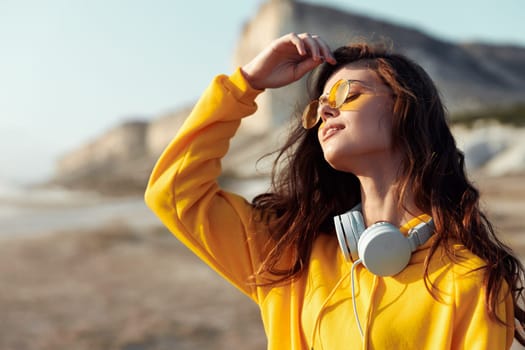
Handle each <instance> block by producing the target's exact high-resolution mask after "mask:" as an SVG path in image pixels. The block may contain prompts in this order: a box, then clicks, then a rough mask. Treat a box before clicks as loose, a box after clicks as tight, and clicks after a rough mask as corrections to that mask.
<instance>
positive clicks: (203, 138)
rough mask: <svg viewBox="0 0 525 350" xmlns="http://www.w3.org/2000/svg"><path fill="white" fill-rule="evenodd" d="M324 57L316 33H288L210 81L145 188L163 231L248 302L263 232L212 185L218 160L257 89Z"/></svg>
mask: <svg viewBox="0 0 525 350" xmlns="http://www.w3.org/2000/svg"><path fill="white" fill-rule="evenodd" d="M324 60H326V61H327V62H330V63H335V60H334V59H333V57H332V55H331V53H330V49H329V48H328V46H327V45H326V44H325V43H324V42H323V41H322V40H321V39H320V38H319V37H318V36H315V35H313V36H312V35H310V34H299V35H296V34H288V35H285V36H283V37H281V38H279V39H277V40H275V41H273V42H272V43H271V44H270V45H269V46H268V47H267V48H266V49H264V50H263V51H262V52H261V53H260V54H259V55H257V56H256V57H255V58H254V59H253V60H252V61H251V62H249V63H248V64H247V65H245V66H244V67H243V68H242V69H238V70H237V71H236V72H235V73H234V74H233V75H232V76H230V77H227V76H224V75H222V76H218V77H217V78H215V80H214V81H213V82H212V84H211V85H210V86H209V87H208V89H207V90H206V92H205V93H204V95H203V96H202V97H201V99H200V100H199V102H198V103H197V105H196V106H195V108H194V109H193V111H192V113H191V114H190V116H189V117H188V119H187V120H186V121H185V123H184V124H183V126H182V127H181V129H180V131H179V132H178V134H177V136H176V137H175V139H174V140H173V141H172V142H171V144H170V145H169V146H168V148H167V149H166V150H165V151H164V153H163V154H162V155H161V157H160V159H159V160H158V162H157V164H156V166H155V168H154V170H153V173H152V174H151V177H150V180H149V183H148V187H147V190H146V195H145V199H146V203H147V204H148V206H149V207H150V208H151V209H152V210H153V211H154V212H155V213H156V214H157V216H159V218H160V219H161V220H162V222H163V223H164V224H165V225H166V226H167V227H168V228H169V229H170V231H171V232H173V234H174V235H175V236H177V237H178V238H179V239H180V240H181V241H182V242H183V243H184V244H185V245H187V246H188V247H189V248H190V249H191V250H192V251H193V252H195V254H197V255H198V256H199V257H200V258H201V259H202V260H204V261H205V262H206V263H207V264H209V265H210V266H211V267H212V268H214V269H215V270H216V271H217V272H218V273H219V274H221V275H222V276H224V277H225V278H226V279H228V280H229V281H230V282H232V283H233V284H234V285H236V286H237V287H239V288H240V289H241V290H242V291H243V292H245V293H246V294H248V295H249V296H251V297H252V298H253V299H254V300H256V301H257V300H258V296H257V295H256V293H257V292H256V289H254V287H253V286H251V285H249V284H247V283H246V282H247V280H248V278H249V277H250V276H252V275H253V274H254V272H255V271H257V269H258V267H259V266H260V263H261V261H262V260H264V257H263V254H264V253H263V246H264V244H265V243H267V242H266V236H267V235H265V234H264V229H261V230H260V231H261V233H259V234H255V232H257V231H259V230H258V229H257V228H256V227H255V226H254V224H253V222H252V207H251V206H250V205H249V204H248V203H247V202H246V201H245V200H244V199H242V198H241V197H239V196H236V195H234V194H230V193H226V192H224V191H222V190H221V189H220V188H219V186H218V185H217V181H216V179H217V177H218V176H219V175H220V172H221V166H220V160H221V158H222V157H223V156H224V155H225V154H226V151H227V149H228V146H229V140H230V138H231V137H232V136H233V135H234V133H235V131H236V130H237V128H238V126H239V124H240V120H241V118H242V117H245V116H248V115H250V114H252V113H254V112H255V110H256V105H255V103H254V99H255V97H256V96H257V94H258V93H260V92H261V91H262V90H263V89H266V88H276V87H280V86H284V85H287V84H290V83H292V82H294V81H296V80H298V79H300V78H301V77H302V76H304V75H305V74H306V73H307V72H309V71H310V70H312V69H313V68H315V67H316V66H318V65H319V64H320V63H322V62H323V61H324Z"/></svg>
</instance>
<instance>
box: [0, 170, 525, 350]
mask: <svg viewBox="0 0 525 350" xmlns="http://www.w3.org/2000/svg"><path fill="white" fill-rule="evenodd" d="M524 180H525V176H515V177H505V178H482V177H477V178H475V181H476V183H477V184H478V186H479V188H480V189H481V192H482V198H483V206H484V207H485V208H486V209H487V212H488V214H489V217H490V218H491V219H492V220H493V222H494V224H495V226H496V228H497V229H498V231H500V232H501V237H502V238H503V239H504V240H505V241H506V242H507V243H508V244H509V245H510V246H511V247H512V248H513V249H515V251H516V253H517V254H519V255H520V256H521V257H525V220H523V213H524V212H525V183H524ZM137 200H139V199H137ZM136 215H138V212H137V214H136ZM3 237H4V238H3V239H2V241H1V242H2V244H1V245H0V280H1V281H2V283H1V289H0V309H1V310H2V312H1V316H0V321H1V323H0V324H1V327H0V349H5V350H11V349H12V350H15V349H16V350H33V349H34V350H36V349H38V350H47V349H49V350H51V349H52V350H56V349H78V350H84V349H86V350H87V349H89V350H92V349H110V350H111V349H115V350H116V349H118V350H164V349H166V350H167V349H170V350H171V349H183V350H184V349H204V350H206V349H247V350H251V349H254V350H255V349H264V348H265V344H266V341H265V337H264V334H263V331H262V325H261V323H260V318H259V313H258V309H257V307H256V306H255V305H254V304H253V303H252V302H251V301H250V300H249V299H248V298H247V297H245V296H244V295H242V293H240V292H239V291H237V290H236V289H234V288H233V287H231V286H230V285H228V284H227V283H226V282H225V281H223V280H222V279H221V278H219V277H218V276H217V275H216V274H215V273H214V272H213V271H211V270H210V269H209V268H208V267H207V266H205V265H204V264H202V263H201V262H200V261H198V259H197V258H195V257H194V256H193V255H192V254H191V253H189V252H188V251H187V250H186V249H185V248H184V247H181V245H180V244H179V243H178V242H177V240H176V239H174V238H173V237H172V236H171V235H170V234H169V233H168V232H167V231H166V230H165V229H163V228H161V227H158V226H139V225H134V224H129V223H128V222H126V220H125V218H120V217H116V218H114V219H113V220H112V221H109V222H104V223H103V224H101V225H98V226H96V227H95V226H93V227H92V226H89V227H85V228H84V229H81V228H78V227H76V228H75V229H72V228H69V227H62V228H60V229H58V230H57V232H55V233H52V234H46V235H23V236H22V237H18V238H9V237H7V236H6V235H3ZM516 349H518V347H516Z"/></svg>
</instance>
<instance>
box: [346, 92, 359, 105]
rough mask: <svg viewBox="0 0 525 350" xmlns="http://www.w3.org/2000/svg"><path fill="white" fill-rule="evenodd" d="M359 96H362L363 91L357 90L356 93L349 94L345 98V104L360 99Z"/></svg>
mask: <svg viewBox="0 0 525 350" xmlns="http://www.w3.org/2000/svg"><path fill="white" fill-rule="evenodd" d="M359 96H361V93H360V92H356V93H352V94H349V95H348V96H347V97H346V99H345V100H344V102H343V104H345V103H348V102H352V101H354V100H356V99H358V98H359Z"/></svg>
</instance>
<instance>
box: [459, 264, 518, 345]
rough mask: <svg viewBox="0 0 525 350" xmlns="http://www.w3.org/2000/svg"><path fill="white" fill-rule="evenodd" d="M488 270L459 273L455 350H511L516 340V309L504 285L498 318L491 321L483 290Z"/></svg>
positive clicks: (497, 312) (500, 294)
mask: <svg viewBox="0 0 525 350" xmlns="http://www.w3.org/2000/svg"><path fill="white" fill-rule="evenodd" d="M483 272H484V270H483V269H481V270H477V271H470V272H465V271H462V272H460V273H456V277H455V279H456V281H455V300H456V302H455V316H454V325H453V327H454V328H453V334H454V336H453V346H452V348H453V349H494V350H499V349H501V350H503V349H510V348H511V346H512V342H513V338H514V306H513V302H512V296H511V295H510V293H509V292H508V291H509V289H508V286H507V284H504V285H503V286H502V288H501V291H500V293H499V296H498V300H499V303H498V305H497V309H496V310H495V311H496V315H497V317H498V318H499V319H500V320H501V321H503V322H505V323H506V324H507V325H508V326H506V325H505V324H502V323H500V322H498V321H497V320H494V319H491V318H490V317H489V314H488V310H487V304H486V293H485V288H482V287H481V282H482V281H483V278H484V276H483Z"/></svg>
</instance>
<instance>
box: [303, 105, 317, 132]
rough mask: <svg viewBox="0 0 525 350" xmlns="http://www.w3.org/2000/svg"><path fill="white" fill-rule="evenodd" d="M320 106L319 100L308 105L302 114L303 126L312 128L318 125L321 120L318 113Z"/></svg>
mask: <svg viewBox="0 0 525 350" xmlns="http://www.w3.org/2000/svg"><path fill="white" fill-rule="evenodd" d="M318 106H319V102H318V101H312V102H310V104H309V105H308V106H306V108H305V109H304V112H303V116H302V122H303V128H305V129H311V128H313V127H314V126H316V125H317V123H318V122H319V114H318V113H317V107H318Z"/></svg>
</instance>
